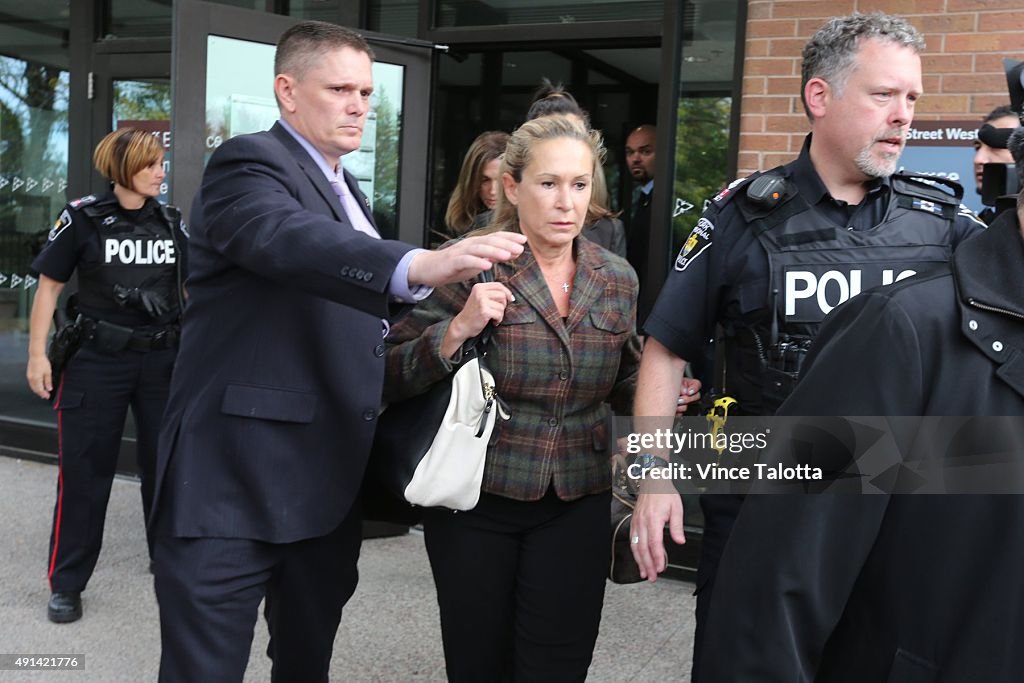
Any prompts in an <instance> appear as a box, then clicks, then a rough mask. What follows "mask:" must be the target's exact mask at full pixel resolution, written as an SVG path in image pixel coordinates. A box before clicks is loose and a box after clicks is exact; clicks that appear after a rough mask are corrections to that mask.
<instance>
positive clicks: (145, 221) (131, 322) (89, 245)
mask: <svg viewBox="0 0 1024 683" xmlns="http://www.w3.org/2000/svg"><path fill="white" fill-rule="evenodd" d="M85 207H95V208H100V209H104V213H107V212H108V210H109V214H108V215H110V214H113V215H114V216H115V218H114V220H123V221H126V222H128V223H131V224H133V225H142V226H146V227H148V228H149V231H150V232H152V233H153V234H158V235H168V236H169V233H168V228H167V223H166V221H165V220H164V218H163V216H162V215H161V212H160V204H159V202H157V201H156V200H155V199H147V200H146V202H145V203H144V204H143V206H142V208H141V209H138V210H135V211H129V210H126V209H124V208H122V207H121V206H120V205H119V204H118V201H117V197H116V196H115V195H114V193H113V192H107V193H105V194H103V195H101V196H100V197H99V198H98V199H97V198H95V197H94V196H92V195H90V196H88V197H83V198H81V199H76V200H73V201H71V202H69V203H68V204H67V205H66V206H65V207H64V210H63V211H62V212H61V214H60V217H59V218H58V219H57V222H56V223H55V224H54V226H53V229H52V230H50V235H49V238H48V240H47V243H46V245H45V246H44V247H43V250H42V251H41V252H40V253H39V255H38V256H36V258H35V260H33V261H32V265H31V266H30V270H31V271H32V273H33V274H34V275H38V274H42V275H45V276H47V277H49V278H51V279H53V280H56V281H57V282H67V281H68V280H69V279H71V275H72V274H73V273H74V272H75V270H76V269H78V271H79V277H80V278H81V279H86V280H97V279H102V278H99V277H97V275H98V272H99V270H100V269H101V268H102V267H103V252H102V246H101V240H100V226H99V225H98V223H100V222H101V221H100V220H99V219H93V218H91V217H90V216H88V215H86V214H85V212H84V211H83V209H84V208H85ZM106 220H111V219H106ZM178 229H179V230H180V231H181V232H180V234H178V235H174V236H173V237H174V240H175V243H176V244H178V245H181V247H180V248H176V249H175V250H174V252H175V258H176V259H181V260H182V262H181V272H182V277H184V274H185V272H187V268H186V265H187V260H186V259H187V254H188V249H187V248H186V246H187V236H188V234H187V232H186V228H185V227H184V225H183V224H182V223H181V222H179V224H178ZM149 267H152V266H149ZM176 267H177V265H176V264H174V265H169V266H168V268H169V269H170V271H169V272H168V276H169V278H170V281H171V282H173V281H175V280H176V279H177V277H176V273H175V272H174V270H175V269H176ZM167 296H168V297H169V303H170V305H171V308H172V310H171V311H170V312H168V313H167V314H165V315H163V316H161V318H160V320H158V321H153V320H152V319H151V318H149V316H148V315H146V314H145V312H143V311H140V310H138V309H135V308H131V307H126V308H117V307H116V305H115V304H113V303H112V308H110V309H107V310H102V311H100V310H88V307H87V306H85V307H81V308H82V312H83V313H85V314H86V315H88V316H90V317H93V318H99V319H104V320H107V321H109V322H112V323H116V324H119V325H128V326H132V327H137V326H144V325H150V324H153V323H154V322H156V323H157V324H166V323H168V322H171V321H173V320H175V319H176V318H177V317H178V312H177V310H178V302H177V296H176V294H175V292H174V291H173V287H172V288H171V291H170V292H168V293H167ZM111 301H112V302H113V298H112V294H111Z"/></svg>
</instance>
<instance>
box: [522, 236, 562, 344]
mask: <svg viewBox="0 0 1024 683" xmlns="http://www.w3.org/2000/svg"><path fill="white" fill-rule="evenodd" d="M516 265H517V266H519V267H518V268H517V269H516V271H515V272H514V273H513V274H512V277H511V278H509V280H508V283H507V284H508V286H509V287H510V288H511V289H513V290H514V291H515V295H516V297H517V298H518V297H520V296H521V297H523V299H525V300H526V302H527V303H529V304H530V306H531V307H532V308H533V310H535V311H537V313H538V314H539V315H540V317H541V318H543V319H544V322H546V323H547V324H548V327H550V328H551V329H552V330H553V331H554V333H555V335H556V336H557V337H558V339H559V341H561V342H562V344H564V345H565V346H567V347H568V346H569V333H568V331H567V330H566V329H565V325H564V324H563V323H562V317H561V316H560V315H558V308H557V307H556V306H555V301H554V299H552V298H551V292H550V291H549V290H548V283H547V282H545V280H544V273H542V272H541V270H540V266H539V265H537V260H536V259H535V258H534V257H533V252H532V251H531V250H530V248H529V247H527V248H526V250H525V251H524V252H523V254H522V256H520V257H519V259H517V263H516Z"/></svg>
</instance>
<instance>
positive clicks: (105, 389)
mask: <svg viewBox="0 0 1024 683" xmlns="http://www.w3.org/2000/svg"><path fill="white" fill-rule="evenodd" d="M175 354H176V350H175V349H161V350H156V351H132V350H124V351H118V352H116V353H101V352H99V351H97V350H96V349H95V348H93V347H91V346H90V345H88V344H87V345H86V346H83V347H82V348H81V349H80V350H79V351H78V353H77V354H76V355H75V357H74V358H73V359H72V360H71V362H70V363H69V364H68V366H67V368H66V369H65V371H64V375H63V378H62V379H61V385H60V386H59V387H58V388H57V389H56V391H57V398H56V400H55V401H54V409H55V410H56V411H57V434H58V451H59V455H60V471H59V474H58V478H57V502H56V505H55V506H54V512H53V532H52V534H51V536H50V555H49V578H50V590H51V591H53V592H55V593H60V592H69V591H81V590H84V589H85V586H86V584H87V583H88V582H89V577H91V576H92V572H93V569H94V568H95V567H96V560H97V559H98V558H99V554H100V546H101V545H102V544H103V523H104V520H105V519H106V514H107V501H108V500H109V498H110V486H111V483H112V482H113V479H114V471H115V470H116V468H117V457H118V453H119V452H120V449H121V436H122V434H123V433H124V423H125V417H126V416H127V413H128V408H129V407H131V409H132V415H134V417H135V427H136V435H137V436H136V438H137V441H136V452H137V462H138V468H139V474H140V475H141V477H142V510H143V514H144V515H145V517H146V519H147V520H148V518H149V508H150V505H151V504H152V502H153V478H154V468H155V466H156V445H157V435H158V433H159V431H160V420H161V418H162V417H163V413H164V407H165V406H166V405H167V393H168V389H169V387H170V383H171V370H172V369H173V367H174V357H175Z"/></svg>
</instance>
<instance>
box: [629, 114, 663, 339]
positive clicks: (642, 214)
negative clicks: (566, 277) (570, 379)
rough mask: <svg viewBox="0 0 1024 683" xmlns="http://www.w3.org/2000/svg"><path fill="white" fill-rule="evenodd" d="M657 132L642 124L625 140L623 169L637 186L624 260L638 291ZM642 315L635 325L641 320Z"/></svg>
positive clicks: (644, 256) (642, 277) (647, 237)
mask: <svg viewBox="0 0 1024 683" xmlns="http://www.w3.org/2000/svg"><path fill="white" fill-rule="evenodd" d="M656 138H657V129H656V128H655V127H654V126H652V125H650V124H649V123H645V124H644V125H642V126H637V127H636V128H634V129H633V131H632V132H630V134H629V136H628V137H626V167H627V169H628V170H629V175H630V176H631V177H632V178H633V181H634V182H635V183H636V184H637V188H636V191H635V193H634V196H633V205H632V206H631V207H630V210H629V226H628V227H627V230H626V260H627V261H629V263H630V265H632V266H633V268H634V270H636V274H637V277H638V278H639V279H640V289H641V291H642V290H643V288H644V285H646V284H647V282H646V277H645V276H646V272H647V268H646V265H645V264H646V263H647V250H648V245H650V243H651V240H650V233H651V198H652V196H653V194H654V159H655V147H654V141H655V139H656ZM643 317H645V316H641V317H639V318H638V322H641V321H642V320H643Z"/></svg>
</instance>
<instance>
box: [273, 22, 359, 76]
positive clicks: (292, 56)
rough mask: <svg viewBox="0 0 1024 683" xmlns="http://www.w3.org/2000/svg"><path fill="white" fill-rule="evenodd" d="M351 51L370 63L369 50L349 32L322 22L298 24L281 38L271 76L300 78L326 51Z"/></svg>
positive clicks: (352, 32)
mask: <svg viewBox="0 0 1024 683" xmlns="http://www.w3.org/2000/svg"><path fill="white" fill-rule="evenodd" d="M345 47H347V48H351V49H353V50H355V51H356V52H364V53H366V56H367V57H369V58H370V61H373V58H374V54H373V49H371V48H370V45H369V43H367V42H366V40H365V39H364V38H363V37H362V36H361V35H359V34H358V33H356V32H355V31H353V30H352V29H349V28H345V27H344V26H338V25H337V24H330V23H328V22H326V21H300V22H299V23H298V24H295V25H294V26H292V27H291V28H290V29H288V30H287V31H285V32H284V33H282V34H281V37H280V38H279V39H278V41H277V52H275V53H274V75H275V76H276V75H277V74H290V75H292V76H295V77H296V78H302V77H303V76H304V75H305V73H306V71H307V70H308V69H309V68H310V67H311V66H312V65H313V62H314V61H315V60H316V59H317V58H318V57H320V56H321V55H323V54H324V53H325V52H328V51H329V50H340V49H341V48H345Z"/></svg>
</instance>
